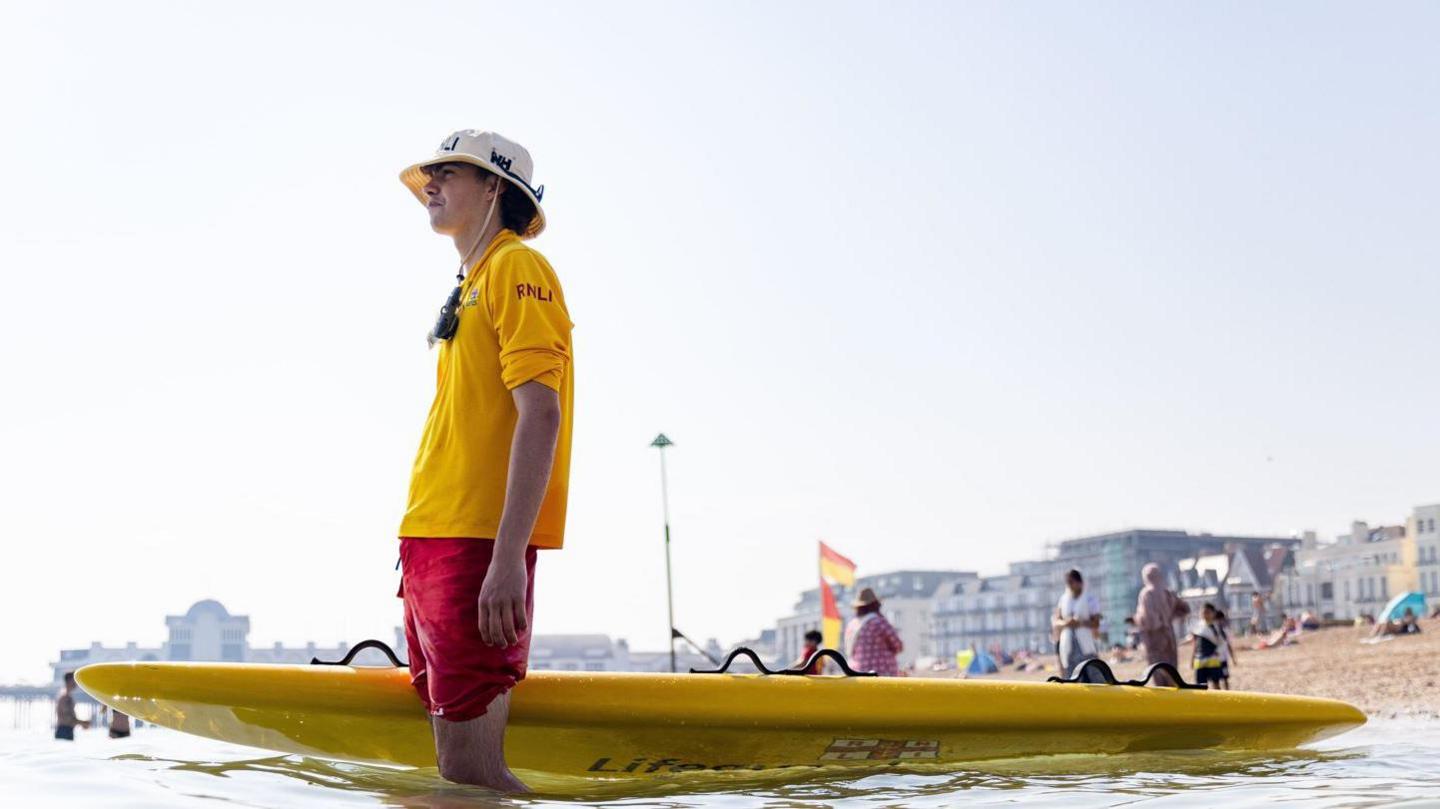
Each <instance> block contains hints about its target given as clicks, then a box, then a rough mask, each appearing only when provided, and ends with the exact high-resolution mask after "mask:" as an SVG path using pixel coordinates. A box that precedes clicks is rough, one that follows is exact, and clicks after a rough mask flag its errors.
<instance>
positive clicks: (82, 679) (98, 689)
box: [75, 663, 130, 708]
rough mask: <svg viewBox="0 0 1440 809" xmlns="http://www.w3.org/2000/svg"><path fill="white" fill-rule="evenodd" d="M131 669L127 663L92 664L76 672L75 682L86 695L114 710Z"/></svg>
mask: <svg viewBox="0 0 1440 809" xmlns="http://www.w3.org/2000/svg"><path fill="white" fill-rule="evenodd" d="M129 668H130V666H129V665H127V664H125V663H91V664H90V665H88V666H82V667H81V668H80V669H78V670H77V671H76V672H75V682H77V683H79V684H80V687H81V688H83V689H84V690H85V693H87V694H89V695H90V696H92V697H94V698H95V699H98V700H100V701H101V702H103V703H105V704H106V705H109V706H110V707H111V708H114V707H115V702H116V700H117V699H118V697H119V696H120V692H121V689H122V683H123V682H124V679H125V676H124V673H125V671H126V670H127V669H129Z"/></svg>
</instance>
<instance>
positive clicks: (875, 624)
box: [845, 587, 905, 677]
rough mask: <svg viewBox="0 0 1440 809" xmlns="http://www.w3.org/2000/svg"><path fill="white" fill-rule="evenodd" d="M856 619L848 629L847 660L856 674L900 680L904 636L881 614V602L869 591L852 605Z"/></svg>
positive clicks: (846, 629) (862, 592)
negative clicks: (865, 673)
mask: <svg viewBox="0 0 1440 809" xmlns="http://www.w3.org/2000/svg"><path fill="white" fill-rule="evenodd" d="M851 606H853V607H854V608H855V617H854V618H853V619H852V620H851V621H850V625H849V626H847V627H845V656H846V657H847V658H849V660H850V665H851V666H853V667H854V668H855V670H856V671H873V672H875V673H876V674H878V675H880V676H881V677H899V676H900V665H899V663H898V662H897V661H896V659H895V656H896V655H898V654H900V652H902V651H904V649H905V644H903V643H901V642H900V633H898V632H896V631H895V627H894V626H892V625H891V623H890V622H889V621H888V620H886V618H885V616H883V615H881V614H880V599H879V597H877V596H876V595H875V591H874V590H872V589H870V588H869V587H866V588H865V589H863V590H861V591H860V595H859V596H857V597H856V598H855V602H854V603H853V604H851Z"/></svg>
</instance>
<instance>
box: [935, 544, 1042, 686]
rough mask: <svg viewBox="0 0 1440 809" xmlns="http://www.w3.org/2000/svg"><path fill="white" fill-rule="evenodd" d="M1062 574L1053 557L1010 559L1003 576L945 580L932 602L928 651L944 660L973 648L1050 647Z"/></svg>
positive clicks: (952, 658)
mask: <svg viewBox="0 0 1440 809" xmlns="http://www.w3.org/2000/svg"><path fill="white" fill-rule="evenodd" d="M1057 570H1058V571H1059V572H1057ZM1062 575H1063V570H1059V569H1057V568H1056V566H1055V563H1054V562H1053V561H1031V562H1012V563H1011V565H1010V572H1009V573H1006V574H1004V575H1000V576H971V577H968V578H961V579H955V580H954V581H950V582H947V583H946V584H945V585H943V586H942V587H941V588H940V590H939V592H937V593H936V595H935V600H934V603H933V604H932V605H931V611H930V631H929V637H928V643H927V654H928V655H930V656H932V657H934V658H936V659H937V661H938V662H942V663H945V662H950V661H953V660H954V659H955V653H956V652H959V651H962V650H964V649H968V648H970V647H972V646H973V647H975V648H976V649H981V650H988V649H991V648H999V649H1002V650H1004V651H1006V652H1015V651H1019V650H1021V649H1028V650H1031V651H1036V652H1038V651H1041V650H1043V649H1045V648H1048V647H1049V645H1050V615H1051V611H1052V610H1053V609H1054V608H1055V601H1056V599H1057V598H1058V596H1059V592H1060V587H1061V586H1062V585H1061V584H1060V583H1059V582H1060V579H1061V577H1062Z"/></svg>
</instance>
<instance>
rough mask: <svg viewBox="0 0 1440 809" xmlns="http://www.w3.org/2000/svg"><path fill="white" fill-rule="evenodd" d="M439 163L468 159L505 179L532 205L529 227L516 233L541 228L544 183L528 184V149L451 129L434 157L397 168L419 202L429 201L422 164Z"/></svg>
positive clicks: (535, 232)
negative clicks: (532, 215)
mask: <svg viewBox="0 0 1440 809" xmlns="http://www.w3.org/2000/svg"><path fill="white" fill-rule="evenodd" d="M440 163H469V164H470V165H472V166H479V167H480V168H482V169H484V170H486V171H488V172H490V173H492V174H497V175H499V176H500V177H501V178H503V179H506V180H509V181H510V184H511V185H513V186H515V187H516V188H518V189H519V190H520V192H521V193H523V194H524V195H525V196H527V197H529V198H530V202H532V203H533V204H534V205H535V217H534V218H533V219H531V220H530V225H529V227H527V228H525V232H524V233H521V234H520V237H521V238H524V239H533V238H535V237H536V236H539V235H540V231H542V230H544V229H545V211H544V210H543V209H542V208H541V207H540V199H541V198H542V197H544V196H545V186H543V185H542V186H539V187H535V188H532V187H531V186H530V182H531V178H533V177H534V173H535V161H533V160H531V159H530V152H528V151H526V149H525V147H524V146H521V145H520V144H518V143H516V142H515V141H513V140H510V139H509V138H507V137H505V136H503V135H497V134H496V133H494V132H480V131H478V130H475V129H462V130H460V131H459V132H453V133H451V134H450V136H449V137H447V138H445V140H443V141H441V143H440V147H439V148H438V149H436V150H435V156H434V157H432V158H430V159H429V160H424V161H421V162H419V163H416V164H415V165H413V166H411V167H410V168H407V169H405V170H404V171H402V172H400V182H402V183H404V184H405V187H406V188H409V189H410V193H412V194H414V195H415V198H416V199H418V200H420V203H421V204H422V205H423V204H425V203H427V202H428V201H429V200H427V199H426V198H425V184H426V183H428V182H430V178H429V177H428V176H427V175H426V174H425V168H426V167H427V166H434V165H438V164H440Z"/></svg>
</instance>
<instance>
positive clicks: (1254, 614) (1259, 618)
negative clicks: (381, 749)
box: [1250, 592, 1270, 635]
mask: <svg viewBox="0 0 1440 809" xmlns="http://www.w3.org/2000/svg"><path fill="white" fill-rule="evenodd" d="M1268 631H1270V624H1269V622H1268V621H1266V620H1265V595H1264V594H1263V593H1258V592H1257V593H1255V594H1254V595H1252V596H1250V634H1252V635H1263V634H1265V633H1266V632H1268Z"/></svg>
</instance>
